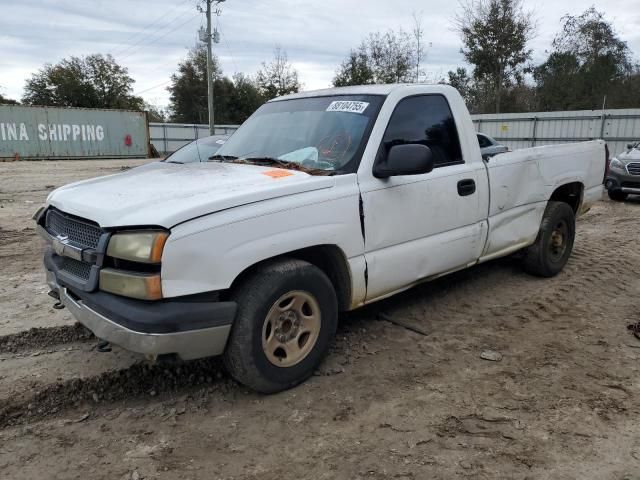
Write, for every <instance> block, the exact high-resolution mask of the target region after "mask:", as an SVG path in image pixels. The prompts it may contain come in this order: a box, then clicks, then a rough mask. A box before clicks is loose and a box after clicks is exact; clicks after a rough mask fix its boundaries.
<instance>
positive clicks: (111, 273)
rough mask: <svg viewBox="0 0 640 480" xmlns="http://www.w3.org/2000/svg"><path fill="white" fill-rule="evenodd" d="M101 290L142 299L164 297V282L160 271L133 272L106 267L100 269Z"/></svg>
mask: <svg viewBox="0 0 640 480" xmlns="http://www.w3.org/2000/svg"><path fill="white" fill-rule="evenodd" d="M100 290H102V291H103V292H109V293H114V294H116V295H122V296H124V297H129V298H138V299H140V300H160V299H161V298H162V282H161V280H160V274H159V273H153V274H147V273H132V272H125V271H122V270H115V269H113V268H104V269H102V270H100Z"/></svg>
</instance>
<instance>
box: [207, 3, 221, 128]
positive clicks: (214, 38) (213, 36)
mask: <svg viewBox="0 0 640 480" xmlns="http://www.w3.org/2000/svg"><path fill="white" fill-rule="evenodd" d="M224 1H225V0H205V2H206V4H207V8H206V15H207V31H206V33H205V35H204V37H205V38H204V41H205V42H207V90H208V107H209V134H210V135H213V134H215V133H216V128H215V112H214V107H213V97H214V91H213V85H214V78H213V45H212V42H213V43H218V42H219V41H220V40H219V35H220V34H219V33H218V31H217V30H214V31H212V30H211V5H212V4H214V3H215V4H216V5H219V4H220V3H222V2H224ZM213 13H215V14H216V16H219V15H220V13H221V12H220V10H216V11H215V12H213ZM201 40H202V35H201Z"/></svg>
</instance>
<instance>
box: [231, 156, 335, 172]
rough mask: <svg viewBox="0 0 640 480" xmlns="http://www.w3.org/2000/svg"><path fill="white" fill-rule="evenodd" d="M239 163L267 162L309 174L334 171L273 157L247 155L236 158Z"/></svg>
mask: <svg viewBox="0 0 640 480" xmlns="http://www.w3.org/2000/svg"><path fill="white" fill-rule="evenodd" d="M238 162H239V163H253V164H257V165H260V164H267V165H276V166H278V167H281V168H285V169H289V170H298V171H300V172H305V173H309V174H311V175H333V174H334V172H333V171H332V170H322V169H320V168H311V167H306V166H304V165H301V164H300V163H298V162H290V161H288V160H280V159H279V158H273V157H247V158H241V159H239V160H238Z"/></svg>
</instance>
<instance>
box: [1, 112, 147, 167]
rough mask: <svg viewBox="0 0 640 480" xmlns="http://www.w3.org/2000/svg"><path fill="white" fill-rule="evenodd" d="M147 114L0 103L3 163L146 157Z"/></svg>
mask: <svg viewBox="0 0 640 480" xmlns="http://www.w3.org/2000/svg"><path fill="white" fill-rule="evenodd" d="M148 151H149V127H148V122H147V115H146V113H145V112H134V111H126V110H94V109H88V108H59V107H32V106H23V105H0V159H11V158H13V159H18V158H19V159H27V160H38V159H40V160H45V159H73V158H76V159H79V158H90V159H98V158H144V157H146V156H147V154H148Z"/></svg>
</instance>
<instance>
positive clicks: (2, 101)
mask: <svg viewBox="0 0 640 480" xmlns="http://www.w3.org/2000/svg"><path fill="white" fill-rule="evenodd" d="M0 105H19V103H18V102H17V101H15V100H13V99H11V98H6V97H5V96H3V95H2V94H1V93H0Z"/></svg>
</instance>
